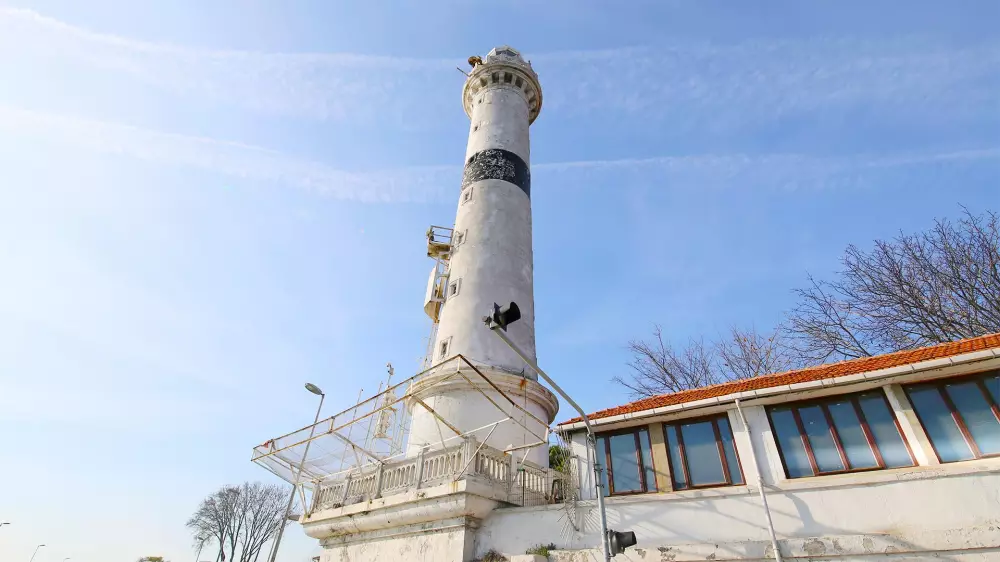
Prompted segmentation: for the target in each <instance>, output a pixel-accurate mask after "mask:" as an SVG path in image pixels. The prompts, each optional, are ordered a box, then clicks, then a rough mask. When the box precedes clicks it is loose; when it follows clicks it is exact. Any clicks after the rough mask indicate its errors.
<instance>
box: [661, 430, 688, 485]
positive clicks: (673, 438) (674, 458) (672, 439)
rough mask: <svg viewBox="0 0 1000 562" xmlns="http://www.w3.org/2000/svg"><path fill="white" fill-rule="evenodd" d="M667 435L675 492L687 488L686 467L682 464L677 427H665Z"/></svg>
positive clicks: (671, 476) (671, 475) (671, 477)
mask: <svg viewBox="0 0 1000 562" xmlns="http://www.w3.org/2000/svg"><path fill="white" fill-rule="evenodd" d="M665 430H666V434H667V451H668V452H669V453H670V479H671V480H673V482H674V489H675V490H683V489H684V488H687V482H686V481H685V480H684V465H683V464H681V446H680V443H679V441H678V440H677V426H676V425H668V426H665Z"/></svg>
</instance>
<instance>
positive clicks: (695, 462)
mask: <svg viewBox="0 0 1000 562" xmlns="http://www.w3.org/2000/svg"><path fill="white" fill-rule="evenodd" d="M681 438H683V439H684V455H685V456H686V457H687V467H688V470H690V471H691V475H690V476H691V484H692V485H694V486H705V485H709V484H725V483H726V475H725V473H723V472H722V459H721V458H719V443H718V442H717V441H716V440H715V428H714V427H713V426H712V422H710V421H706V422H700V423H688V424H684V425H681Z"/></svg>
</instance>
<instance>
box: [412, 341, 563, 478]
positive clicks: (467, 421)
mask: <svg viewBox="0 0 1000 562" xmlns="http://www.w3.org/2000/svg"><path fill="white" fill-rule="evenodd" d="M483 329H484V330H485V329H486V328H483ZM472 376H473V377H477V375H472ZM499 376H502V375H498V376H497V377H494V378H498V377H499ZM507 376H508V377H511V378H514V377H512V376H511V375H507ZM505 386H507V385H505ZM540 390H544V389H542V388H541V385H539V384H538V383H537V382H535V381H528V382H527V383H526V384H525V385H524V386H523V387H520V388H518V386H516V385H511V386H508V387H507V388H506V389H505V392H506V393H507V395H508V396H509V397H510V398H512V399H514V400H515V401H516V402H517V404H518V405H519V406H521V407H523V408H524V409H526V410H528V411H529V412H530V413H531V414H533V415H534V416H535V417H537V418H539V419H541V420H551V419H552V418H551V416H552V415H554V414H555V412H554V411H552V410H551V404H552V403H554V402H549V401H548V400H539V399H538V398H537V396H536V394H535V392H533V391H540ZM484 392H485V393H486V394H487V395H489V396H490V398H491V399H492V400H493V402H496V403H497V404H498V405H499V406H500V408H497V406H494V405H493V404H492V403H490V401H489V400H487V399H486V397H484V396H483V395H482V394H480V392H479V391H477V390H473V389H468V388H460V387H457V388H454V389H453V390H450V391H448V392H443V393H435V394H434V395H433V396H430V397H428V398H426V401H427V404H428V405H429V406H430V407H431V408H433V409H434V411H435V412H437V413H438V414H439V415H440V416H441V417H442V418H444V419H445V420H447V421H448V423H450V424H452V425H454V426H455V427H456V429H459V430H461V431H463V432H467V431H471V430H473V429H476V428H484V429H480V430H479V431H476V432H475V433H474V434H473V435H474V436H475V437H476V439H478V440H479V441H480V442H483V441H486V443H487V444H488V445H490V446H491V447H494V448H497V449H500V450H504V449H507V448H508V447H512V446H520V445H524V444H527V443H534V442H537V441H542V440H544V438H545V435H546V433H545V431H546V426H545V425H544V424H541V423H538V422H537V421H535V420H533V419H531V417H530V416H527V415H526V414H525V413H524V412H522V411H520V410H518V409H517V408H514V407H513V406H511V405H510V403H509V402H507V400H505V399H504V398H503V397H502V396H501V395H500V394H499V393H498V392H496V391H494V390H492V389H489V390H484ZM526 397H527V399H525V398H526ZM546 403H549V404H550V405H549V406H548V407H546V406H545V404H546ZM413 408H414V411H413V418H412V421H411V423H410V436H409V439H408V441H407V456H414V455H416V454H417V453H418V452H419V450H420V449H421V448H422V447H423V446H425V445H426V446H429V447H430V449H432V450H433V449H438V448H440V443H441V440H442V439H448V438H451V437H454V436H455V432H453V431H452V430H450V429H449V428H448V427H447V426H445V425H444V424H442V423H441V422H440V421H439V420H438V419H437V418H435V417H433V416H431V415H427V413H426V411H424V410H423V408H422V406H420V405H419V404H414V405H413ZM508 416H509V417H511V418H513V419H516V420H518V421H519V422H521V423H523V424H524V425H526V426H527V427H528V428H529V429H531V431H532V433H533V434H534V435H532V433H529V432H528V431H527V430H526V429H525V428H523V427H521V426H520V425H518V424H517V423H514V422H513V421H506V422H503V423H500V424H498V425H497V426H496V429H495V430H493V432H492V435H490V428H485V427H484V426H486V425H489V424H494V423H496V422H500V421H502V420H504V419H505V418H507V417H508ZM487 436H489V440H486V438H487ZM536 436H537V437H536ZM457 442H458V441H455V440H452V441H450V442H448V443H447V444H446V446H450V445H454V444H455V443H457ZM525 452H526V451H521V452H520V453H518V454H517V458H518V460H520V459H521V458H522V456H523V455H524V453H525ZM527 460H528V461H530V462H533V463H536V464H538V465H539V466H543V467H547V466H548V465H549V455H548V446H547V445H542V446H539V447H535V448H533V449H531V450H530V452H528V456H527Z"/></svg>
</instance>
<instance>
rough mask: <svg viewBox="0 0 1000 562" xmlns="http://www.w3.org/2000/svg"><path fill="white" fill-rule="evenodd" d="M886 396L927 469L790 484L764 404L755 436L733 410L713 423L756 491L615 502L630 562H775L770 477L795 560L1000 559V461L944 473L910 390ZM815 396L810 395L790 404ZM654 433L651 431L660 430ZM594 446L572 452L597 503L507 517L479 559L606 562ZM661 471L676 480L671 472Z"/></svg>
mask: <svg viewBox="0 0 1000 562" xmlns="http://www.w3.org/2000/svg"><path fill="white" fill-rule="evenodd" d="M914 376H917V375H914ZM864 384H865V387H864V388H865V389H871V388H877V387H875V386H873V385H872V384H871V383H870V382H866V383H864ZM843 390H844V391H848V390H850V389H843ZM883 390H885V391H887V392H888V393H889V394H888V395H889V397H890V401H889V402H890V405H891V407H892V409H893V410H894V412H895V415H896V417H897V420H899V422H900V426H901V428H902V430H903V433H904V435H905V436H906V438H907V441H908V443H909V445H910V447H911V449H912V451H913V454H914V457H915V459H916V462H917V466H914V467H907V468H898V469H889V470H878V471H870V472H857V473H849V474H840V475H831V476H817V477H812V478H798V479H788V478H786V477H785V475H784V470H783V468H782V464H781V459H780V456H779V454H778V448H777V443H776V442H775V439H774V436H773V435H772V432H771V427H770V424H769V423H768V418H767V413H766V410H765V406H764V405H761V404H759V403H758V404H756V405H744V406H743V411H744V413H745V415H746V417H747V422H748V423H749V425H750V427H749V428H745V427H744V426H743V424H742V422H741V421H740V419H739V416H738V414H737V412H736V409H735V406H734V405H733V404H729V405H722V406H714V407H711V408H710V411H711V412H715V413H725V414H727V416H728V418H729V423H730V426H731V427H732V429H733V435H734V443H735V445H736V449H737V452H738V454H739V457H740V461H741V464H742V468H743V475H744V481H745V482H747V483H749V485H744V486H731V487H722V488H711V489H704V490H684V491H679V492H673V491H669V488H668V491H664V492H660V493H652V494H642V495H635V496H625V497H612V498H608V499H607V512H608V524H609V526H610V527H611V528H613V529H616V530H631V531H635V533H636V534H637V536H638V539H639V548H638V549H636V550H632V551H630V552H629V554H628V555H627V556H625V558H624V559H626V560H657V561H659V560H704V559H706V558H708V557H709V556H712V557H714V558H713V559H718V560H724V559H730V560H757V559H763V558H765V557H766V554H767V551H768V550H769V549H770V548H771V547H770V537H769V534H768V532H767V527H766V518H765V513H764V510H763V505H762V503H761V501H760V497H759V495H758V489H757V484H756V483H757V472H758V471H759V472H760V474H761V478H762V480H763V483H764V489H765V492H766V494H767V498H768V503H769V505H770V511H771V515H772V518H773V520H774V525H775V530H776V533H777V536H778V539H779V543H780V545H781V548H782V551H783V552H784V553H785V554H786V555H787V556H801V557H803V558H806V559H811V558H810V557H813V556H815V557H817V559H823V560H828V559H845V560H869V559H876V558H873V557H875V556H876V555H877V556H883V557H884V556H885V555H887V554H888V555H891V556H893V557H896V558H897V559H907V560H911V559H925V558H934V557H937V556H938V555H940V556H946V557H947V558H948V559H953V560H970V561H971V560H1000V458H992V459H980V460H975V461H967V462H959V463H949V464H940V463H938V462H937V460H936V458H935V455H934V454H933V451H932V450H931V448H930V447H931V445H930V442H929V440H928V439H927V437H926V435H925V433H924V431H923V429H922V428H921V427H920V425H919V423H917V421H916V418H915V417H914V416H913V412H912V408H911V406H910V405H909V403H908V401H907V400H906V397H905V394H904V393H902V392H901V391H900V390H899V387H898V384H895V383H892V384H887V385H884V386H883ZM828 391H829V389H824V390H822V392H828ZM808 397H810V396H809V395H808V394H805V395H801V394H800V395H794V396H789V397H787V398H784V400H787V401H794V400H800V399H804V398H808ZM781 399H782V398H778V397H771V398H768V399H766V400H770V401H772V402H773V401H775V400H778V401H780V400H781ZM705 414H706V411H705V410H694V411H686V412H685V411H679V412H675V413H671V414H666V415H664V416H660V417H659V418H654V419H645V420H626V421H625V422H624V424H627V425H630V426H643V425H647V424H654V425H658V424H660V423H662V422H664V421H668V422H671V423H673V422H677V421H681V420H683V419H684V418H686V417H697V416H701V415H705ZM621 425H623V424H622V423H619V424H618V425H617V426H612V427H620V426H621ZM654 425H651V426H650V427H653V429H655V427H654ZM585 443H586V439H585V434H584V433H583V432H582V431H577V432H576V433H574V434H572V435H571V441H570V448H571V450H572V452H573V454H574V455H576V456H577V457H578V458H577V459H576V462H577V469H578V473H579V474H580V477H581V492H582V496H583V497H584V498H586V501H582V502H579V503H578V505H577V508H576V509H575V510H574V509H570V508H568V507H566V506H550V507H546V508H517V509H502V510H498V511H495V512H493V514H491V516H490V517H489V518H488V519H487V520H486V521H485V523H484V525H483V526H482V528H481V529H480V531H479V534H478V535H477V546H476V548H477V552H483V551H485V550H487V549H490V548H496V549H497V550H500V551H501V552H505V553H520V552H523V551H524V549H525V548H528V547H529V546H531V545H534V544H538V543H549V542H552V543H555V544H556V545H557V546H558V547H560V548H563V549H567V550H574V551H580V552H577V553H576V554H573V555H570V554H566V555H565V556H563V557H556V558H554V559H553V560H557V561H559V560H562V561H566V562H569V561H577V560H581V561H582V560H591V559H593V560H597V559H598V557H597V555H596V553H597V551H596V550H586V551H584V550H581V549H596V548H597V547H598V546H599V544H598V542H597V540H598V539H597V536H598V529H599V519H598V514H597V511H596V501H594V497H595V495H594V489H595V487H594V478H593V471H592V468H591V466H590V465H588V463H587V459H590V458H591V457H592V456H593V454H592V453H590V454H588V452H587V450H586V446H585ZM751 446H752V447H753V451H751ZM753 452H756V458H757V463H756V465H755V464H754V462H753V461H752V459H753V458H754V455H753V454H752V453H753ZM602 460H603V459H602ZM605 468H606V467H605ZM656 469H657V470H658V471H661V470H669V468H668V467H662V466H659V465H658V466H657V467H656ZM574 556H575V557H574ZM661 556H662V558H661ZM617 559H621V558H617Z"/></svg>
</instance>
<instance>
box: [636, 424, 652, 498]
mask: <svg viewBox="0 0 1000 562" xmlns="http://www.w3.org/2000/svg"><path fill="white" fill-rule="evenodd" d="M639 449H640V450H642V466H643V467H644V468H645V469H646V491H647V492H655V491H656V472H654V471H653V450H652V449H650V448H649V432H648V431H646V430H645V429H641V430H639Z"/></svg>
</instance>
